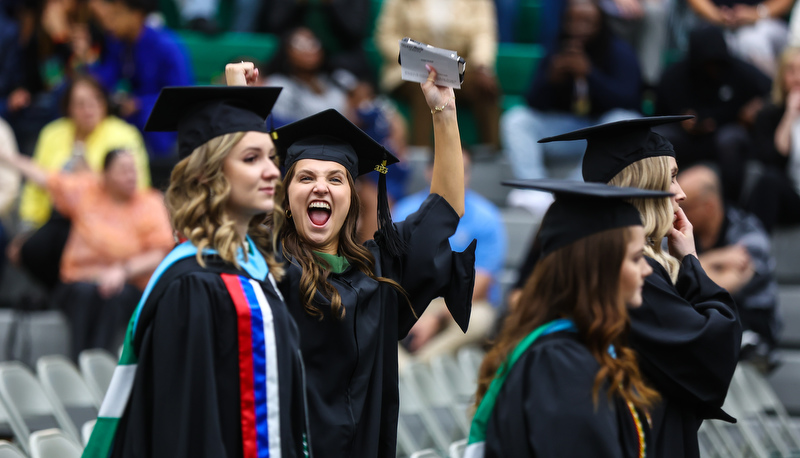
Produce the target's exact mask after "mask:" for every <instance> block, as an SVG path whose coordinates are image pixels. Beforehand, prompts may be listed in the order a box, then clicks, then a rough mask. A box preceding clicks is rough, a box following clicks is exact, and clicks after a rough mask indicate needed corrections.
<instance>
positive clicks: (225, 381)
mask: <svg viewBox="0 0 800 458" xmlns="http://www.w3.org/2000/svg"><path fill="white" fill-rule="evenodd" d="M279 92H280V88H228V87H172V88H165V89H163V90H162V91H161V94H160V95H159V98H158V100H157V101H156V104H155V108H154V109H153V112H152V114H151V116H150V119H149V120H148V124H147V129H150V130H154V131H167V130H177V131H178V140H179V154H180V157H181V161H180V162H178V164H177V165H176V166H175V168H174V170H173V171H172V177H171V180H170V185H169V189H168V190H167V194H166V201H167V202H166V203H167V207H168V209H169V211H170V216H171V219H172V225H173V227H174V229H175V230H176V232H177V233H178V234H179V235H180V236H181V237H182V238H185V239H187V240H186V241H185V242H183V243H181V244H180V245H178V246H177V247H176V248H175V249H174V250H173V251H172V252H171V253H170V254H169V255H168V256H167V257H166V258H165V259H164V261H163V262H162V263H161V265H160V266H159V267H158V269H156V271H155V273H154V274H153V277H152V278H151V280H150V283H149V284H148V286H147V289H146V290H145V293H144V297H143V299H142V300H141V302H140V303H139V305H138V307H137V309H136V312H135V313H134V315H133V317H132V318H131V321H130V324H129V326H128V333H127V336H126V339H125V344H124V347H123V351H122V355H121V357H120V361H119V365H118V366H117V369H116V371H115V372H114V378H113V380H112V382H111V385H110V387H109V391H108V393H107V394H106V397H105V400H104V401H103V405H102V406H101V408H100V413H99V418H98V420H97V424H96V426H95V427H94V431H93V433H92V437H91V439H90V441H89V444H88V445H87V447H86V450H85V451H84V455H83V456H84V457H92V458H107V457H165V458H167V457H169V458H175V457H187V458H188V457H192V458H196V457H208V458H218V457H223V456H224V457H244V458H250V457H252V458H256V457H264V456H270V457H299V456H304V442H305V441H306V439H307V438H308V437H309V436H308V433H309V432H308V428H307V427H306V424H305V421H304V420H305V416H304V412H305V409H304V394H305V393H304V391H305V390H304V381H303V371H302V359H301V357H300V352H299V346H298V345H299V344H298V332H297V327H296V326H295V324H294V322H293V320H292V318H291V316H290V315H289V313H288V312H287V310H286V306H285V304H284V302H283V298H282V296H281V293H280V292H279V291H278V289H277V285H276V280H279V279H280V278H281V275H282V269H281V267H280V264H279V263H277V262H276V261H275V258H274V254H273V250H272V249H271V247H272V243H271V233H270V232H269V230H268V229H267V228H266V226H264V225H263V224H262V223H263V221H264V219H265V216H266V215H267V214H270V213H272V211H273V208H274V207H275V205H274V195H275V194H276V193H277V192H279V190H280V171H279V169H278V167H277V164H276V161H275V146H274V144H273V142H272V139H271V137H270V135H269V132H268V130H267V129H266V126H265V123H264V118H265V117H266V116H267V114H268V113H269V111H270V109H271V107H272V105H273V104H274V103H275V99H276V98H277V96H278V93H279ZM279 211H280V210H279ZM276 229H279V227H276Z"/></svg>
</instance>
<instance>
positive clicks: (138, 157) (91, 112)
mask: <svg viewBox="0 0 800 458" xmlns="http://www.w3.org/2000/svg"><path fill="white" fill-rule="evenodd" d="M62 112H63V114H64V117H62V118H60V119H57V120H55V121H53V122H51V123H49V124H48V125H46V126H45V127H44V129H42V132H41V134H40V136H39V140H38V142H37V143H36V151H35V153H34V155H33V162H34V163H35V164H36V165H37V166H38V167H40V168H41V169H43V170H46V171H64V172H77V171H84V169H87V168H88V169H89V170H91V171H94V172H96V173H99V172H100V171H101V170H102V169H103V160H104V158H105V156H106V153H107V152H108V151H109V150H111V149H115V148H125V149H127V150H128V151H130V152H131V154H132V155H133V157H134V162H135V164H136V169H137V170H136V171H137V177H138V186H139V188H140V189H146V188H147V187H148V186H149V185H150V171H149V169H148V160H147V153H146V151H145V148H144V144H143V142H142V137H141V135H140V134H139V131H138V130H137V129H136V128H135V127H134V126H132V125H130V124H127V123H126V122H124V121H122V120H121V119H119V118H117V117H115V116H109V115H108V100H107V97H106V94H105V91H104V89H103V87H102V86H100V84H99V83H98V82H97V81H96V80H94V79H93V78H92V77H90V76H79V77H76V78H75V79H73V80H72V81H71V82H70V84H69V85H68V86H67V88H66V89H65V91H64V95H63V98H62ZM19 215H20V220H21V224H22V226H21V228H20V233H19V235H17V237H16V238H15V239H14V240H13V242H12V245H13V246H14V251H15V252H16V251H18V252H19V256H18V257H17V256H15V257H14V258H13V259H12V260H13V261H15V262H17V263H19V264H21V265H22V266H23V267H24V268H25V270H27V271H28V273H30V274H31V275H32V276H33V277H34V278H36V279H38V280H40V281H41V282H42V283H44V285H45V286H48V287H53V286H55V283H56V282H57V281H58V277H59V275H58V268H59V265H60V263H59V262H58V260H59V259H60V257H61V253H62V250H63V247H64V244H65V243H66V241H67V235H68V233H69V221H68V220H67V219H65V218H64V217H63V215H60V214H58V212H52V204H51V200H50V196H48V194H47V192H46V190H45V189H43V188H42V187H40V186H39V185H38V184H37V183H34V182H30V181H29V182H28V183H26V184H25V187H24V188H23V191H22V198H21V199H20V210H19ZM34 230H35V232H33V231H34ZM17 249H19V250H17Z"/></svg>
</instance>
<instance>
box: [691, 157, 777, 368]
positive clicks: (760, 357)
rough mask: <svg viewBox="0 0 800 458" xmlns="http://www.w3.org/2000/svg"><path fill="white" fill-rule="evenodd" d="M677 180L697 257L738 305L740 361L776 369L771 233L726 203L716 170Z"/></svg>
mask: <svg viewBox="0 0 800 458" xmlns="http://www.w3.org/2000/svg"><path fill="white" fill-rule="evenodd" d="M678 182H679V183H680V185H681V188H683V191H684V192H685V193H686V200H685V201H684V202H682V203H681V208H682V209H683V211H684V212H686V217H687V218H688V219H689V221H691V223H692V226H693V227H694V238H695V242H696V246H697V258H698V259H699V260H700V264H701V265H702V266H703V269H704V270H705V271H706V273H707V274H708V276H709V278H711V280H713V281H714V282H715V283H716V284H718V285H719V286H721V287H723V288H725V289H726V290H728V292H729V293H730V294H731V295H732V296H733V299H734V300H735V301H736V304H737V305H738V306H739V315H740V317H741V320H742V328H743V329H744V334H743V335H742V353H741V356H740V357H741V358H742V359H752V360H753V361H754V362H756V363H759V365H760V366H761V367H762V368H770V367H772V366H774V364H775V357H774V355H772V351H773V350H774V349H775V346H776V345H777V343H778V336H779V333H780V330H781V321H780V314H779V312H778V283H777V281H776V280H775V275H774V269H775V260H774V259H773V257H772V255H771V254H770V239H769V235H768V234H767V232H766V231H765V230H764V227H763V226H762V225H761V222H760V221H759V220H758V218H756V217H755V216H754V215H752V214H749V213H747V212H745V211H744V210H741V209H739V208H736V207H734V206H730V205H726V204H725V203H724V201H723V199H722V190H721V188H720V182H719V178H718V177H717V174H716V173H715V172H714V171H713V170H712V169H711V168H709V167H707V166H704V165H696V166H694V167H690V168H688V169H685V170H684V171H682V172H681V173H680V175H678Z"/></svg>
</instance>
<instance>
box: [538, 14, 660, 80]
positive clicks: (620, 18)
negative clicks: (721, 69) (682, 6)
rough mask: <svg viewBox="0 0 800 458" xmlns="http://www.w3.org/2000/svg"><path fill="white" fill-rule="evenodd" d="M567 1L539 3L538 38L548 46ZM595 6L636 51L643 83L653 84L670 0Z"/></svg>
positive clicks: (553, 42)
mask: <svg viewBox="0 0 800 458" xmlns="http://www.w3.org/2000/svg"><path fill="white" fill-rule="evenodd" d="M568 4H569V1H568V0H545V1H544V2H543V4H542V16H544V18H543V20H542V21H541V40H542V43H543V44H544V45H545V46H546V47H548V48H550V47H553V46H556V45H557V43H558V38H559V36H558V35H559V29H560V24H561V23H562V21H563V17H564V13H565V11H566V9H567V5H568ZM598 5H599V6H600V9H601V10H603V12H604V13H605V14H606V17H607V18H608V22H609V26H610V27H611V29H612V30H613V31H614V33H615V34H616V35H617V36H619V37H620V38H623V39H624V40H626V41H627V42H628V43H629V44H630V45H631V46H633V48H634V49H635V50H636V56H637V58H638V60H639V65H640V67H641V72H642V81H643V82H644V84H645V85H647V86H655V85H657V84H658V81H659V78H660V77H661V71H662V63H663V60H664V59H663V57H664V51H665V50H666V49H667V39H668V34H667V24H668V19H669V14H670V6H671V1H670V0H599V1H598Z"/></svg>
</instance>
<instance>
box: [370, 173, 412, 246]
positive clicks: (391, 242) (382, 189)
mask: <svg viewBox="0 0 800 458" xmlns="http://www.w3.org/2000/svg"><path fill="white" fill-rule="evenodd" d="M385 164H386V162H385V161H384V164H383V166H378V167H376V168H375V169H376V170H378V172H379V173H380V177H379V178H378V233H377V234H375V242H376V243H377V244H378V245H379V246H380V247H381V248H383V249H385V250H386V251H387V252H388V253H389V254H390V255H391V256H401V255H403V254H405V252H406V250H407V249H408V246H407V244H406V242H405V240H403V239H402V238H400V234H398V233H397V230H396V229H395V227H394V223H392V212H391V211H390V209H389V194H388V193H387V191H386V165H385ZM379 168H381V169H379Z"/></svg>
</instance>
